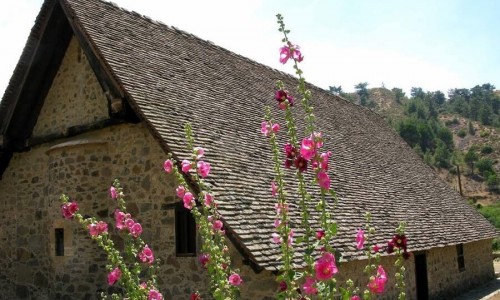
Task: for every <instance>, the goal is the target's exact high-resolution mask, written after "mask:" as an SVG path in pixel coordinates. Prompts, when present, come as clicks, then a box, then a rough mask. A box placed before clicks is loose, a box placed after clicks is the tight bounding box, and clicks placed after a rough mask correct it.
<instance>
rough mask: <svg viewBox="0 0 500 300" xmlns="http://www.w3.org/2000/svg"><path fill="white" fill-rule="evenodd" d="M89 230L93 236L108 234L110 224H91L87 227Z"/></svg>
mask: <svg viewBox="0 0 500 300" xmlns="http://www.w3.org/2000/svg"><path fill="white" fill-rule="evenodd" d="M87 228H88V230H89V233H90V235H91V236H98V235H100V234H102V233H105V232H106V233H107V232H108V224H106V223H104V222H103V221H99V222H97V223H92V224H89V225H87Z"/></svg>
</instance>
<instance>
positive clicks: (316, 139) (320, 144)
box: [312, 132, 323, 149]
mask: <svg viewBox="0 0 500 300" xmlns="http://www.w3.org/2000/svg"><path fill="white" fill-rule="evenodd" d="M312 136H313V137H314V142H315V143H316V148H318V149H319V148H321V147H323V134H322V133H321V132H314V133H313V134H312Z"/></svg>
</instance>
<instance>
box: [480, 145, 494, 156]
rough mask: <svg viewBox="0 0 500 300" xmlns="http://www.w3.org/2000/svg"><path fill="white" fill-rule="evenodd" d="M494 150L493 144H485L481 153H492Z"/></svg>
mask: <svg viewBox="0 0 500 300" xmlns="http://www.w3.org/2000/svg"><path fill="white" fill-rule="evenodd" d="M492 152H493V147H491V145H488V144H486V145H484V146H483V147H481V153H482V154H490V153H492Z"/></svg>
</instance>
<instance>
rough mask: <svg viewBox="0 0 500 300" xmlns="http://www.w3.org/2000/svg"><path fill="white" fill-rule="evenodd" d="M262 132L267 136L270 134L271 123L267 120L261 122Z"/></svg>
mask: <svg viewBox="0 0 500 300" xmlns="http://www.w3.org/2000/svg"><path fill="white" fill-rule="evenodd" d="M260 132H261V133H262V134H263V135H265V136H268V135H269V123H268V122H267V121H262V123H260Z"/></svg>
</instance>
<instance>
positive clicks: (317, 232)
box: [316, 229, 325, 240]
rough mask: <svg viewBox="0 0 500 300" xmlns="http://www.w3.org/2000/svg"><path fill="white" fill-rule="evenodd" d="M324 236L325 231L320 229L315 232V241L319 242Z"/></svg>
mask: <svg viewBox="0 0 500 300" xmlns="http://www.w3.org/2000/svg"><path fill="white" fill-rule="evenodd" d="M324 236H325V231H324V230H323V229H320V230H318V231H316V239H318V240H321V239H322V238H323V237H324Z"/></svg>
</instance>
